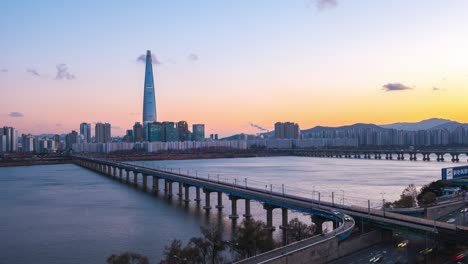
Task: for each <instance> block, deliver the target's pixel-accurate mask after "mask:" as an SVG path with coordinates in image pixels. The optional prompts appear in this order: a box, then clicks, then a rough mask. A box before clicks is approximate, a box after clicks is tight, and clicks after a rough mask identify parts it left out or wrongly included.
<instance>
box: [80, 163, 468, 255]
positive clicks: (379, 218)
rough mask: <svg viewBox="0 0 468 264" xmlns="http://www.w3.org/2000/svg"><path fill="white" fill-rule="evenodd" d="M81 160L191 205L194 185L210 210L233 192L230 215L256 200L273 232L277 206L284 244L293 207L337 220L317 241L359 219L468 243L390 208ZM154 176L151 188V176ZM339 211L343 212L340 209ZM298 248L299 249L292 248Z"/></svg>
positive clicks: (443, 227) (341, 233)
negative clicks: (175, 194) (214, 202)
mask: <svg viewBox="0 0 468 264" xmlns="http://www.w3.org/2000/svg"><path fill="white" fill-rule="evenodd" d="M73 158H74V161H75V162H76V164H78V165H80V166H82V167H85V168H88V169H91V170H93V171H96V172H99V173H102V174H105V175H109V176H111V177H114V178H119V179H120V180H122V181H123V182H126V183H129V184H135V185H138V182H139V180H138V179H139V177H141V179H142V187H143V188H144V189H145V190H147V189H148V188H151V187H152V189H153V190H154V191H159V190H160V184H161V183H162V184H163V190H164V193H165V195H167V196H172V195H173V185H176V188H177V187H178V189H179V191H178V195H179V196H180V198H181V199H183V201H184V202H186V203H190V202H191V199H190V197H189V195H190V188H195V199H194V201H195V202H197V203H201V202H202V197H201V192H203V194H204V206H203V208H204V209H205V210H210V209H212V206H211V199H210V197H211V194H217V198H218V204H217V205H216V207H217V208H218V209H222V208H223V207H224V206H223V205H222V196H223V194H224V195H228V197H229V199H230V201H231V214H230V215H229V217H230V218H231V219H237V218H238V217H239V214H238V211H237V202H238V200H243V201H244V202H245V212H244V214H243V216H244V217H246V218H249V217H251V214H250V202H251V201H252V200H254V201H258V202H260V203H262V204H263V208H264V209H265V210H266V224H267V228H268V229H269V230H271V231H273V230H275V227H274V226H273V210H274V209H280V210H281V212H282V224H281V226H280V229H281V230H282V238H283V244H284V245H286V244H287V242H288V241H287V232H288V211H289V210H294V211H298V212H302V213H305V214H310V215H311V216H312V219H313V221H314V222H316V223H317V222H318V226H321V223H320V222H323V221H324V220H326V219H330V220H332V221H334V223H335V225H336V226H337V228H336V229H335V230H334V232H332V233H331V234H329V235H326V236H323V237H322V238H318V239H315V240H313V243H319V242H320V241H321V240H323V241H326V240H329V239H330V235H333V236H334V237H335V238H336V239H337V241H342V240H344V239H346V238H348V237H349V236H350V235H351V233H352V232H353V229H354V227H355V225H357V224H358V223H359V222H366V223H371V224H373V225H375V226H378V227H381V228H383V229H387V230H398V231H403V232H410V233H418V234H422V235H425V236H427V235H428V234H430V235H431V236H432V237H437V238H438V239H440V240H445V241H452V242H456V243H467V242H468V240H467V238H468V227H465V226H459V225H455V224H449V223H445V222H439V221H435V220H429V219H424V218H418V217H413V216H407V215H401V214H397V213H391V212H385V210H381V209H374V208H370V206H369V207H367V208H365V207H361V206H354V205H343V204H337V203H334V202H333V201H332V202H326V201H321V200H320V195H319V196H318V199H311V198H305V197H301V196H296V195H291V194H286V193H284V191H283V192H276V191H272V190H265V189H262V188H256V187H253V186H249V185H248V184H247V180H245V182H237V181H236V180H234V181H233V182H224V181H219V179H216V178H215V179H206V178H201V177H197V176H196V175H185V174H182V173H177V172H168V171H163V170H158V169H154V168H148V167H144V166H138V165H134V164H128V163H123V162H116V161H111V160H103V159H95V158H92V157H84V156H73ZM149 179H151V180H152V181H151V183H152V184H151V186H149V184H148V180H149ZM337 211H338V212H340V213H337ZM344 215H350V216H352V219H351V220H349V221H346V220H345V218H344ZM291 250H294V249H291Z"/></svg>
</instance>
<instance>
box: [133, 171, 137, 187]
mask: <svg viewBox="0 0 468 264" xmlns="http://www.w3.org/2000/svg"><path fill="white" fill-rule="evenodd" d="M133 184H134V185H137V184H138V172H136V171H134V172H133Z"/></svg>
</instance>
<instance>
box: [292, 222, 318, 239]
mask: <svg viewBox="0 0 468 264" xmlns="http://www.w3.org/2000/svg"><path fill="white" fill-rule="evenodd" d="M314 233H315V224H311V225H307V224H304V223H302V222H301V221H299V219H298V218H297V217H295V218H293V219H291V220H290V221H289V223H288V233H287V234H288V241H289V242H295V241H300V240H303V239H306V238H308V237H311V236H313V235H314Z"/></svg>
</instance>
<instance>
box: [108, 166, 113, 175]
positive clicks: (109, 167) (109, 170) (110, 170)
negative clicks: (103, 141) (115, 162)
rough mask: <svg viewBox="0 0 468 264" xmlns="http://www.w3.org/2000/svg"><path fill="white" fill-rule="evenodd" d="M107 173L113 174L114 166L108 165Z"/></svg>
mask: <svg viewBox="0 0 468 264" xmlns="http://www.w3.org/2000/svg"><path fill="white" fill-rule="evenodd" d="M107 175H109V176H112V167H111V166H110V165H107Z"/></svg>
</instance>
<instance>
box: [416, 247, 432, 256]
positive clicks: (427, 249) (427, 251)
mask: <svg viewBox="0 0 468 264" xmlns="http://www.w3.org/2000/svg"><path fill="white" fill-rule="evenodd" d="M431 252H432V248H425V249H423V250H421V251H419V254H423V255H426V254H429V253H431Z"/></svg>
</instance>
